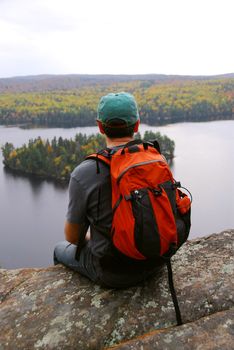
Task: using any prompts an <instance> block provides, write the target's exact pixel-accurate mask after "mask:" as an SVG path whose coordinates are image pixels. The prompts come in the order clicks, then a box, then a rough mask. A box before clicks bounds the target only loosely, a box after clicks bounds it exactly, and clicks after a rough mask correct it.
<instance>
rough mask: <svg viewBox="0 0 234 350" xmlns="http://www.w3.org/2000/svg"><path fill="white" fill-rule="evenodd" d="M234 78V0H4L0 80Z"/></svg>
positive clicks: (0, 9)
mask: <svg viewBox="0 0 234 350" xmlns="http://www.w3.org/2000/svg"><path fill="white" fill-rule="evenodd" d="M231 72H234V0H115V1H113V0H0V77H10V76H18V75H35V74H70V73H84V74H102V73H106V74H143V73H158V74H192V75H200V74H204V75H212V74H223V73H231Z"/></svg>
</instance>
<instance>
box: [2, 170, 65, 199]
mask: <svg viewBox="0 0 234 350" xmlns="http://www.w3.org/2000/svg"><path fill="white" fill-rule="evenodd" d="M3 177H4V181H5V182H6V183H7V182H9V183H10V182H14V183H17V182H22V183H24V184H25V185H29V186H30V187H31V188H32V190H33V193H35V195H37V194H38V193H39V192H40V191H41V190H42V189H43V186H44V184H49V185H50V186H52V187H54V189H56V190H57V191H63V192H64V191H65V190H67V188H68V183H66V182H56V181H54V180H52V179H41V178H39V177H36V176H34V175H27V174H23V173H21V172H15V171H13V170H11V169H9V168H7V167H3Z"/></svg>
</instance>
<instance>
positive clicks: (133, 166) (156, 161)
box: [117, 159, 166, 183]
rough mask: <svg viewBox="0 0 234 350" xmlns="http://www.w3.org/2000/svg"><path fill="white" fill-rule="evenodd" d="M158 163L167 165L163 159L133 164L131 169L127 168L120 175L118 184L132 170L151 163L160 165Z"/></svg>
mask: <svg viewBox="0 0 234 350" xmlns="http://www.w3.org/2000/svg"><path fill="white" fill-rule="evenodd" d="M158 162H162V163H166V162H165V161H163V160H162V159H160V160H159V159H156V160H155V159H153V160H148V161H146V162H141V163H136V164H133V165H131V166H129V167H127V168H126V169H125V170H124V171H122V173H120V175H119V176H118V177H117V183H119V182H120V180H121V179H122V177H123V176H124V174H125V173H126V172H127V171H128V170H129V169H131V168H136V167H138V166H140V165H147V164H151V163H158Z"/></svg>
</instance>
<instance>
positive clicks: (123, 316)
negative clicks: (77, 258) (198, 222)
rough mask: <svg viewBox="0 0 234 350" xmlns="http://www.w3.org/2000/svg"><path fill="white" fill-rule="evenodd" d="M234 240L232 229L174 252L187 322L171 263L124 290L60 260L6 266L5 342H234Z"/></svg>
mask: <svg viewBox="0 0 234 350" xmlns="http://www.w3.org/2000/svg"><path fill="white" fill-rule="evenodd" d="M233 248H234V230H226V231H224V232H222V233H220V234H213V235H211V236H208V237H203V238H199V239H195V240H193V241H188V242H187V243H186V244H185V245H184V246H183V247H182V248H181V249H180V250H179V251H178V253H177V254H176V256H175V257H174V258H173V263H172V267H173V271H174V284H175V288H176V291H177V296H178V300H179V304H180V309H181V313H182V318H183V321H184V323H186V324H184V325H183V326H180V327H174V326H175V325H176V321H175V313H174V308H173V303H172V300H171V296H170V292H169V289H168V282H167V273H166V269H164V270H162V271H161V273H160V274H159V275H158V276H155V277H154V278H153V279H151V280H149V281H147V282H146V283H145V284H144V285H140V286H136V287H132V288H129V289H125V290H114V289H104V288H101V287H99V286H96V285H94V284H93V283H92V282H90V281H89V280H88V279H86V278H85V277H82V276H79V275H78V274H77V273H75V272H72V271H70V270H68V269H66V268H64V267H62V266H60V265H57V266H53V267H48V268H44V269H19V270H3V269H2V270H0V301H1V307H0V329H1V333H0V350H8V349H9V350H11V349H12V350H16V349H17V350H18V349H56V350H59V349H61V350H68V349H69V350H72V349H78V350H85V349H95V350H98V349H104V348H110V347H112V346H114V348H116V349H123V350H125V349H126V350H127V349H128V350H129V349H139V350H148V349H163V350H166V349H173V350H174V349H212V350H213V349H232V348H233V347H231V346H233V345H231V344H234V330H233V321H232V320H233V309H232V308H233V306H234V297H233V296H234V278H233V276H234V254H233V251H234V249H233ZM143 335H144V337H142V336H143ZM139 337H140V338H139ZM126 341H127V342H126ZM124 342H126V343H124Z"/></svg>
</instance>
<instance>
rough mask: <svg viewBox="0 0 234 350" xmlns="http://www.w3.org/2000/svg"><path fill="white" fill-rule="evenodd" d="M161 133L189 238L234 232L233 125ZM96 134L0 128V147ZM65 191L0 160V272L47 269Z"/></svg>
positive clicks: (58, 231)
mask: <svg viewBox="0 0 234 350" xmlns="http://www.w3.org/2000/svg"><path fill="white" fill-rule="evenodd" d="M145 130H152V131H160V132H161V133H163V134H166V135H168V136H169V137H170V138H172V139H173V140H174V141H175V143H176V150H175V159H174V161H173V165H172V171H173V174H174V177H175V178H176V179H177V180H180V181H181V183H182V185H183V186H185V187H187V188H188V189H189V190H190V191H191V192H192V194H193V207H192V229H191V234H190V238H193V237H198V236H203V235H207V234H211V233H213V232H220V231H222V230H224V229H227V228H234V181H233V178H234V175H233V174H234V121H215V122H206V123H183V124H173V125H167V126H162V127H151V126H148V125H141V128H140V131H141V132H142V133H143V132H144V131H145ZM78 132H82V133H87V134H91V133H96V132H97V128H96V127H84V128H71V129H59V128H54V129H27V130H24V129H20V128H18V127H3V126H0V145H3V144H4V143H5V142H12V143H13V144H14V145H15V146H20V145H22V144H23V143H27V141H28V140H29V139H30V138H36V137H38V136H41V137H42V138H44V139H46V138H48V139H52V138H53V137H54V136H57V137H58V136H62V137H64V138H72V137H73V136H74V135H75V134H76V133H78ZM67 201H68V195H67V187H66V186H65V187H62V186H60V185H56V184H54V183H52V182H48V181H45V180H44V181H43V180H36V179H30V178H27V177H23V176H16V175H12V174H11V173H9V172H7V171H6V170H4V168H3V165H2V155H1V154H0V242H1V243H0V266H2V267H5V268H16V267H40V266H48V265H50V264H52V254H53V247H54V245H55V243H56V242H57V241H59V240H62V239H63V226H64V221H65V214H66V207H67Z"/></svg>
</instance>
